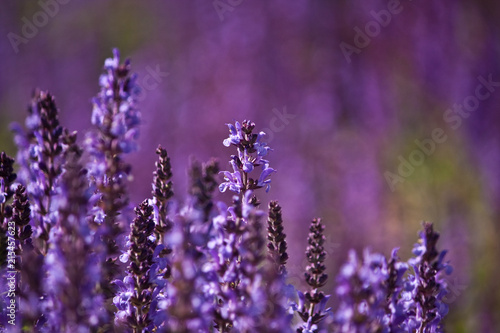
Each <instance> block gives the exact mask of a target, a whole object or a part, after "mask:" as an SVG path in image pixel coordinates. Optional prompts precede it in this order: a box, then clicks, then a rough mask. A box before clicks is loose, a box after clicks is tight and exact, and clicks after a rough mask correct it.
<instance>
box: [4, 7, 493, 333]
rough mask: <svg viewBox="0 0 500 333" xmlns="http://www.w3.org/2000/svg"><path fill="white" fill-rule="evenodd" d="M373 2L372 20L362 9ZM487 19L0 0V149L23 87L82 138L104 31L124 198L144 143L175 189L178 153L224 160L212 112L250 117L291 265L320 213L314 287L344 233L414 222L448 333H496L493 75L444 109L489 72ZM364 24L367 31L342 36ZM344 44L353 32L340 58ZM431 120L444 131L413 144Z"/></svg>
mask: <svg viewBox="0 0 500 333" xmlns="http://www.w3.org/2000/svg"><path fill="white" fill-rule="evenodd" d="M382 10H384V11H386V12H387V13H390V10H392V13H391V14H390V21H389V18H388V17H387V15H386V16H385V17H384V16H383V15H382V16H380V15H381V14H380V15H379V18H381V19H384V20H385V21H383V22H382V23H383V24H382V25H380V24H376V23H374V22H376V21H375V16H377V14H376V13H380V11H382ZM499 20H500V3H498V2H496V1H488V0H482V1H457V0H441V1H430V0H419V1H410V0H401V1H400V2H398V1H395V0H390V1H378V0H370V1H368V0H366V1H361V0H349V1H328V0H315V1H305V0H294V1H286V0H272V1H250V0H220V1H212V0H198V1H174V0H170V1H142V2H141V1H128V0H120V1H118V0H117V1H98V0H87V1H79V0H72V1H71V0H41V1H27V0H26V1H20V0H2V2H1V4H0V150H5V151H6V152H7V153H9V154H10V155H12V156H14V155H15V146H14V143H13V137H12V134H11V132H10V130H9V124H10V123H11V122H13V121H16V122H21V123H22V122H23V121H24V117H25V115H26V109H27V104H28V102H29V100H30V97H31V92H32V90H33V88H35V87H39V88H41V89H47V90H49V91H51V92H52V93H53V94H54V95H55V97H56V100H57V102H58V106H59V108H60V112H61V115H60V118H61V122H62V123H63V125H64V126H66V127H68V128H70V129H72V130H77V131H78V132H79V133H80V134H79V138H80V140H81V141H83V139H84V133H85V132H86V131H87V130H88V129H89V128H90V127H91V124H90V112H91V102H90V100H91V98H92V96H94V95H95V94H96V93H97V92H98V89H99V87H98V77H99V75H100V73H101V70H102V64H103V61H104V59H105V58H107V57H110V56H111V49H112V48H113V47H118V48H119V49H120V50H121V54H122V56H123V57H129V58H131V59H132V66H133V69H134V71H135V72H137V73H138V74H139V84H141V85H142V88H143V92H142V95H141V98H140V99H141V101H140V109H141V111H142V123H143V124H142V134H141V138H140V146H141V150H140V152H138V153H134V154H131V155H129V156H128V157H127V158H128V161H130V163H132V165H133V168H134V169H133V170H134V177H135V178H134V181H133V183H132V184H131V186H130V188H131V195H132V203H134V204H136V203H138V202H140V201H142V199H143V198H145V197H147V196H148V195H149V192H150V190H151V184H150V183H151V179H152V172H153V170H154V161H155V160H156V155H155V153H154V151H155V148H156V147H157V145H158V144H162V146H164V147H165V148H167V149H168V151H169V153H170V155H171V158H172V163H173V167H174V173H175V175H174V181H175V190H176V193H177V198H178V199H179V200H182V199H183V198H184V193H185V191H186V187H187V180H186V171H185V170H186V167H187V165H188V163H189V159H190V158H191V157H192V156H195V157H196V158H197V159H198V160H200V161H206V160H208V159H209V158H210V157H212V156H213V157H216V158H217V159H218V160H219V161H220V162H221V165H222V166H223V168H224V169H226V168H228V167H229V164H228V162H227V161H228V159H229V154H231V153H232V151H231V150H230V149H228V148H225V147H224V146H223V145H222V140H223V139H224V138H225V137H226V136H227V127H226V126H225V125H224V124H225V123H228V122H232V121H234V120H240V121H241V120H243V119H252V120H253V121H255V122H256V123H257V126H258V127H259V128H267V131H268V132H269V133H268V134H269V135H268V142H269V144H270V146H271V147H272V148H273V149H274V151H273V152H272V153H271V154H270V155H269V160H270V161H271V166H272V167H274V168H276V169H277V170H278V172H277V173H276V174H274V175H273V177H272V178H273V183H272V188H271V191H270V192H269V193H268V194H261V196H260V199H261V202H262V206H263V207H264V208H265V206H266V205H267V202H268V201H269V200H270V199H277V200H278V201H279V202H280V203H281V205H282V206H283V210H284V217H285V220H286V221H285V225H286V232H287V234H288V239H289V247H290V255H291V260H290V263H289V270H290V274H291V279H292V280H294V281H299V280H300V279H301V274H302V273H301V272H302V271H303V268H302V266H303V265H304V254H303V253H304V249H305V246H306V235H307V228H308V223H309V221H310V220H311V219H312V218H313V217H321V218H323V221H324V223H325V224H326V225H327V243H326V249H327V251H328V252H329V257H328V262H327V265H328V269H329V274H330V277H331V278H330V283H329V284H328V285H327V287H326V291H327V292H329V293H333V292H334V280H335V278H334V277H335V275H336V274H337V272H338V270H339V267H340V265H341V264H342V262H343V261H344V260H345V258H346V253H347V251H348V250H349V249H350V248H354V249H357V250H358V251H361V250H362V248H363V247H364V246H368V245H369V246H370V247H371V248H372V249H373V250H375V251H380V252H382V253H384V254H386V255H389V254H390V250H391V249H392V248H393V247H396V246H399V247H400V248H401V249H400V255H401V257H402V258H403V259H407V258H408V257H409V256H410V255H411V248H412V245H413V243H414V242H415V241H416V240H417V232H418V230H419V228H420V226H421V221H423V220H427V221H432V222H434V223H435V225H436V228H437V229H438V230H439V231H440V232H441V241H440V247H441V248H442V249H444V248H446V249H448V250H449V256H448V258H449V259H450V260H451V263H452V265H453V266H454V268H455V270H454V273H453V275H452V276H451V277H450V278H449V281H448V282H449V284H450V288H449V289H450V290H449V291H450V294H449V297H448V298H447V302H448V303H449V305H450V315H449V316H448V319H447V325H448V331H449V332H499V331H500V288H498V287H497V286H498V276H499V274H500V265H498V262H499V258H500V247H499V245H498V239H499V236H500V174H499V173H500V110H499V105H500V87H499V86H498V85H500V84H497V86H492V87H490V89H491V90H493V91H488V90H487V89H486V88H481V90H480V92H481V93H483V94H486V93H487V92H489V93H490V94H489V95H488V97H487V98H486V99H485V100H483V101H480V102H479V104H478V105H477V107H476V110H475V111H474V112H471V113H470V114H467V115H465V113H463V114H464V115H465V116H460V114H459V113H453V111H447V110H448V109H452V108H453V105H454V104H463V103H464V101H469V102H470V101H472V100H473V99H471V98H467V97H468V96H471V95H474V93H475V90H476V87H477V86H478V84H480V81H479V79H478V77H480V76H482V77H483V78H485V79H486V80H488V77H489V76H490V75H491V80H492V81H495V82H500V61H499V59H500V57H499V56H500V43H499V37H500V25H499V24H498V22H499ZM370 22H371V23H370ZM31 24H32V26H31V27H30V25H31ZM367 24H368V25H367ZM367 27H368V29H372V30H369V31H368V33H369V34H370V35H371V36H372V37H369V36H368V38H369V40H367V38H366V37H365V39H364V40H363V38H362V37H360V39H358V40H355V35H356V34H357V32H356V30H357V29H360V30H361V31H365V29H366V28H367ZM377 27H378V29H377ZM356 42H357V44H356ZM342 43H345V44H342ZM347 44H349V45H350V46H351V47H356V45H358V46H359V47H358V48H357V50H355V52H353V53H351V54H349V55H347V56H346V55H345V54H344V52H343V51H342V47H341V45H343V47H344V49H346V48H347V47H348V46H346V45H347ZM361 46H362V47H361ZM351 51H354V49H351ZM152 73H156V74H155V75H153V74H152ZM167 73H168V74H167ZM448 113H449V114H448ZM447 114H448V116H449V117H452V116H453V117H455V118H453V119H455V120H453V121H451V120H450V119H451V118H450V119H448V120H447V119H446V118H445V117H446V115H447ZM457 118H459V119H457ZM458 121H460V124H459V125H458ZM452 125H453V126H452ZM455 127H456V128H455ZM439 128H440V129H442V131H443V132H444V134H445V135H446V140H444V142H441V143H436V144H435V150H434V151H433V152H432V153H430V154H428V155H423V154H420V155H419V153H415V151H417V150H418V149H419V147H418V145H417V144H416V142H415V140H419V141H421V142H422V141H424V140H426V139H428V138H431V136H432V133H433V131H434V130H435V129H439ZM412 156H413V157H412ZM422 156H424V158H423V159H422V158H421V159H420V160H418V157H422ZM410 157H412V158H413V161H414V162H416V163H417V164H418V165H416V166H415V167H414V168H413V170H412V171H411V172H409V171H408V170H406V173H404V172H405V171H404V170H403V169H401V170H402V171H403V173H404V176H401V178H399V179H398V180H399V181H398V182H396V183H392V185H391V184H390V183H391V182H388V181H387V179H386V176H387V172H391V173H392V174H394V175H398V167H400V164H401V160H402V159H405V160H407V161H410ZM401 168H403V167H401ZM218 198H220V199H227V198H228V197H227V196H224V195H220V194H219V195H218Z"/></svg>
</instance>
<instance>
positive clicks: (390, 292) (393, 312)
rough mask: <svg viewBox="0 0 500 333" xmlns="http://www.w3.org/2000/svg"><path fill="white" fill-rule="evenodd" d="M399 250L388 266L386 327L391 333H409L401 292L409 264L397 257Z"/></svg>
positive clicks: (392, 255) (395, 252) (396, 249)
mask: <svg viewBox="0 0 500 333" xmlns="http://www.w3.org/2000/svg"><path fill="white" fill-rule="evenodd" d="M397 252H398V248H395V249H394V250H393V251H392V253H391V259H390V261H389V263H388V264H387V280H386V281H385V287H386V290H387V302H386V305H385V312H386V314H385V316H384V320H383V322H384V325H385V326H387V327H388V328H389V330H390V332H393V333H398V332H401V333H403V332H407V328H408V327H407V324H408V315H407V311H406V309H405V304H404V303H405V302H404V299H402V298H401V292H402V291H403V288H404V287H405V279H404V274H405V273H406V272H407V271H408V264H406V263H404V262H401V261H400V260H399V257H398V256H397Z"/></svg>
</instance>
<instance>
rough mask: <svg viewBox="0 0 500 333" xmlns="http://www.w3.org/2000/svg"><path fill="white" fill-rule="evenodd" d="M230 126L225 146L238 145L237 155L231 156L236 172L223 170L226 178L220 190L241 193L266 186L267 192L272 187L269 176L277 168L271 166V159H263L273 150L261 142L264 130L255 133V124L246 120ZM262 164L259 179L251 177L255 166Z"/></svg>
mask: <svg viewBox="0 0 500 333" xmlns="http://www.w3.org/2000/svg"><path fill="white" fill-rule="evenodd" d="M227 126H228V128H229V138H227V139H225V140H224V142H223V143H224V146H226V147H229V146H231V145H234V146H236V148H237V153H238V154H237V155H232V156H231V162H230V163H231V165H232V167H233V170H234V172H233V173H231V172H228V171H223V172H222V173H223V174H224V180H225V182H223V183H222V184H221V185H220V186H219V190H220V191H221V192H225V191H226V190H228V189H229V190H230V191H233V192H236V193H241V192H242V191H243V192H244V191H246V190H255V189H258V188H262V187H265V188H266V192H267V191H269V189H270V188H271V185H270V183H271V179H269V178H268V177H269V176H270V175H271V173H273V172H274V171H275V170H274V169H272V168H270V167H269V161H267V160H264V159H262V157H263V156H266V155H267V153H268V151H269V150H271V149H270V148H269V147H268V146H267V145H266V143H264V142H261V140H262V138H263V136H264V135H265V133H264V132H260V133H259V134H253V133H252V132H253V130H254V128H255V124H254V123H252V122H250V121H248V120H245V121H244V122H243V123H242V124H240V123H239V122H236V123H235V125H234V126H233V125H232V124H227ZM260 165H262V172H261V174H260V176H259V178H258V180H254V179H253V178H251V177H250V173H251V172H252V171H253V170H254V169H255V167H257V166H260Z"/></svg>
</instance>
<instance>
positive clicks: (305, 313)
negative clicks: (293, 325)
mask: <svg viewBox="0 0 500 333" xmlns="http://www.w3.org/2000/svg"><path fill="white" fill-rule="evenodd" d="M324 230H325V226H324V225H323V224H321V220H320V219H314V220H313V221H312V222H311V225H310V226H309V236H308V237H307V242H308V244H309V245H308V246H307V249H306V257H307V261H308V262H309V265H308V266H307V267H306V272H305V273H304V276H305V279H306V283H307V284H308V285H309V287H310V289H309V290H308V291H306V292H305V293H304V294H303V293H301V292H299V308H298V311H297V312H298V314H299V316H300V318H301V319H302V320H303V321H304V324H302V325H301V326H300V327H299V328H298V329H297V332H306V333H312V332H318V324H319V323H320V321H321V320H323V318H324V317H325V316H326V315H327V314H328V313H329V312H330V309H329V308H326V302H328V299H329V298H330V296H329V295H325V293H324V292H322V291H320V290H319V289H320V288H321V287H323V286H324V285H325V284H326V281H327V279H328V275H327V274H325V270H326V267H325V265H324V261H325V258H326V252H325V250H324V247H323V244H324V243H325V236H324V235H323V233H324Z"/></svg>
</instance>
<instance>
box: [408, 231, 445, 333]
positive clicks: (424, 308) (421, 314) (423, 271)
mask: <svg viewBox="0 0 500 333" xmlns="http://www.w3.org/2000/svg"><path fill="white" fill-rule="evenodd" d="M438 239H439V233H437V232H435V231H434V227H433V225H432V223H428V222H425V223H424V224H423V230H422V231H421V232H420V240H419V243H417V244H415V246H414V247H413V254H414V255H415V257H414V258H411V259H410V260H409V262H408V263H409V265H410V266H411V268H412V269H413V274H411V275H410V277H409V284H410V285H411V286H412V287H413V289H412V290H411V291H409V292H407V293H406V294H405V295H404V297H406V299H407V300H408V303H409V306H408V308H409V309H408V311H409V313H410V316H409V317H410V319H409V320H411V321H412V322H413V323H414V327H411V328H412V329H416V331H417V332H418V333H427V332H443V330H444V328H443V323H442V320H443V318H444V316H445V315H446V314H447V313H448V305H447V304H446V303H445V302H444V300H443V298H444V297H445V296H446V294H447V293H448V291H447V283H446V280H445V279H444V275H445V274H450V273H451V271H452V267H451V266H450V265H449V263H448V262H445V261H444V257H445V255H446V251H441V252H439V251H438V250H437V247H436V245H437V241H438Z"/></svg>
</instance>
